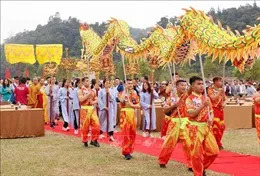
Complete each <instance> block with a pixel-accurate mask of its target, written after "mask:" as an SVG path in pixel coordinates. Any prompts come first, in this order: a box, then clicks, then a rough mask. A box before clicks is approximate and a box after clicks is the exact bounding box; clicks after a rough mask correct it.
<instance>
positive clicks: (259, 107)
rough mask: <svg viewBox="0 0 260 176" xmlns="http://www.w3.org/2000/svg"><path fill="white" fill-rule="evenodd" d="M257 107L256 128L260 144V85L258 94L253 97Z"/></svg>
mask: <svg viewBox="0 0 260 176" xmlns="http://www.w3.org/2000/svg"><path fill="white" fill-rule="evenodd" d="M253 100H254V106H255V128H256V132H257V136H258V142H259V143H260V85H258V88H257V92H256V93H255V95H254V96H253Z"/></svg>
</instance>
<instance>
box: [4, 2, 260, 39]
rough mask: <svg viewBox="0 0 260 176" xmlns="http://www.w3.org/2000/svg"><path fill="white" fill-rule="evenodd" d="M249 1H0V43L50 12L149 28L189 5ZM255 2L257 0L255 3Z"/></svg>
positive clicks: (43, 21)
mask: <svg viewBox="0 0 260 176" xmlns="http://www.w3.org/2000/svg"><path fill="white" fill-rule="evenodd" d="M253 2H254V1H253V0H251V1H103V2H102V1H88V2H86V1H36V2H35V1H22V2H21V1H11V2H10V1H1V43H2V42H3V40H4V39H5V38H8V37H10V36H13V35H15V34H16V33H19V32H22V31H24V30H34V29H35V28H36V27H37V25H38V24H41V25H44V24H46V23H47V22H48V19H49V17H50V16H51V15H54V14H55V12H60V16H61V18H62V19H68V17H69V16H72V17H76V18H78V19H79V20H80V21H81V22H87V23H94V22H103V21H106V20H108V19H109V18H110V17H115V18H117V19H121V20H125V21H126V22H127V23H128V24H129V25H130V26H132V27H136V28H146V27H151V26H154V25H155V24H156V22H158V21H159V20H160V18H161V17H163V16H168V17H172V16H180V15H182V14H184V11H183V10H182V8H188V7H190V6H192V7H193V8H195V9H199V10H203V11H205V12H208V11H209V9H210V8H211V7H213V8H215V9H217V8H218V7H219V8H220V9H224V8H230V7H236V8H237V7H239V6H240V5H245V4H248V3H249V4H251V5H252V4H253ZM257 5H259V2H257Z"/></svg>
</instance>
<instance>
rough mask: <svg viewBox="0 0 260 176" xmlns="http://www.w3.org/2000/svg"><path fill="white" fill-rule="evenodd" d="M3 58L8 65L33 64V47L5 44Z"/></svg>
mask: <svg viewBox="0 0 260 176" xmlns="http://www.w3.org/2000/svg"><path fill="white" fill-rule="evenodd" d="M5 58H6V61H7V62H8V63H10V64H16V63H19V62H21V63H29V64H34V63H35V61H36V60H35V55H34V47H33V45H26V44H5Z"/></svg>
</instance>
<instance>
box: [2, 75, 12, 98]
mask: <svg viewBox="0 0 260 176" xmlns="http://www.w3.org/2000/svg"><path fill="white" fill-rule="evenodd" d="M1 95H2V101H3V102H9V101H10V98H11V95H12V89H11V87H10V82H9V80H8V79H5V80H4V82H3V86H2V88H1Z"/></svg>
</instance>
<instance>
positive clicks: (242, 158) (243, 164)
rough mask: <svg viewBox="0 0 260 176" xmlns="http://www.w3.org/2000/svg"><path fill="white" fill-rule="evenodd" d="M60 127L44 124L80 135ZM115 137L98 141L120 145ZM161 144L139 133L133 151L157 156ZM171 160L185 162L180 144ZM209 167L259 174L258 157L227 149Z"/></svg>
mask: <svg viewBox="0 0 260 176" xmlns="http://www.w3.org/2000/svg"><path fill="white" fill-rule="evenodd" d="M61 128H62V125H61V124H59V126H56V127H55V129H51V128H50V127H49V125H46V126H45V129H46V130H50V131H53V132H57V133H62V134H65V135H70V136H77V137H80V134H78V135H74V134H73V130H70V131H69V132H64V131H62V130H61ZM115 138H116V139H117V142H113V143H111V142H109V141H108V140H107V139H103V140H99V141H100V142H101V143H106V144H111V145H113V146H116V147H120V146H121V137H120V133H115ZM161 145H162V140H161V139H159V138H144V137H142V136H140V135H137V137H136V141H135V151H136V152H141V153H144V154H148V155H152V156H156V157H158V156H159V153H160V149H161ZM101 147H102V146H101ZM171 160H174V161H178V162H182V163H185V159H184V155H183V152H182V147H181V144H178V145H177V147H176V149H175V151H174V152H173V154H172V157H171ZM158 167H159V166H158ZM209 169H210V170H213V171H216V172H221V173H226V174H230V175H235V176H260V157H257V156H251V155H241V154H237V153H233V152H228V151H221V153H220V154H219V156H218V158H217V159H216V160H215V162H214V163H213V164H212V165H211V166H210V168H209Z"/></svg>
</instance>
